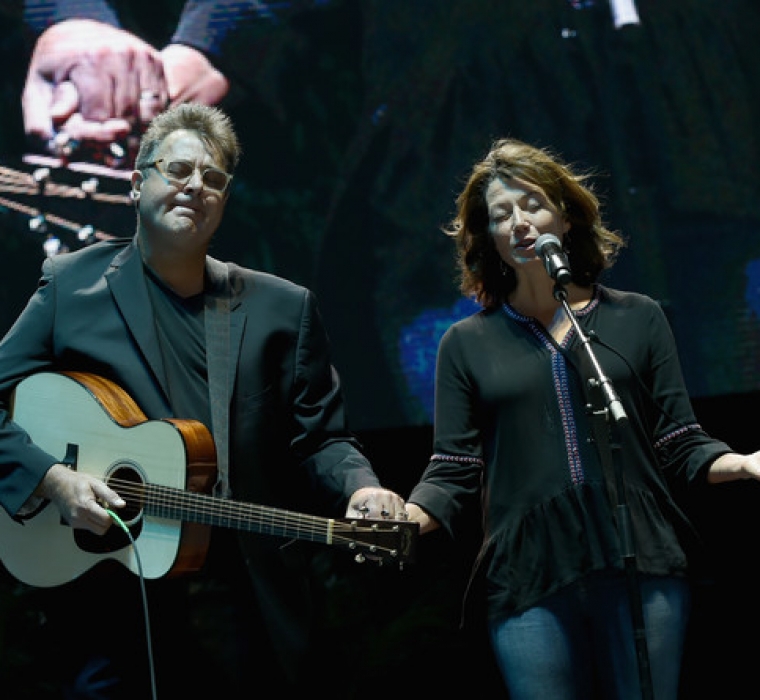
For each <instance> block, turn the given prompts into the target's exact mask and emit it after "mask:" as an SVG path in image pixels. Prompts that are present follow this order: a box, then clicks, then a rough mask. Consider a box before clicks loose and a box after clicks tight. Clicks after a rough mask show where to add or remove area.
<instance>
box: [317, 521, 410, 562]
mask: <svg viewBox="0 0 760 700" xmlns="http://www.w3.org/2000/svg"><path fill="white" fill-rule="evenodd" d="M333 522H334V525H333V530H332V538H331V542H330V544H332V545H335V546H337V547H341V548H343V549H347V550H349V551H351V552H354V554H355V556H354V559H355V560H356V561H357V562H359V563H362V562H364V561H366V560H369V561H373V562H377V563H378V564H398V566H399V567H400V568H403V566H404V564H412V563H414V561H415V556H416V550H417V538H418V537H419V531H420V526H419V523H414V522H409V521H407V520H374V519H371V518H338V519H336V520H334V521H333Z"/></svg>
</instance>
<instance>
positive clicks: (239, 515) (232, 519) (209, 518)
mask: <svg viewBox="0 0 760 700" xmlns="http://www.w3.org/2000/svg"><path fill="white" fill-rule="evenodd" d="M108 485H109V486H111V488H113V489H114V490H115V491H116V492H117V493H119V495H120V496H121V497H122V498H124V499H125V500H126V501H127V504H128V506H130V505H131V506H133V507H139V509H141V510H145V511H147V512H148V514H149V515H154V516H157V517H165V518H168V519H172V520H190V521H192V522H196V523H200V524H207V525H217V526H221V527H232V528H236V529H242V530H248V531H251V532H257V533H264V534H271V535H281V536H288V535H290V536H296V537H298V538H300V539H310V540H312V541H317V542H331V543H335V544H341V543H342V544H344V545H346V546H348V547H349V548H350V546H351V545H352V544H357V542H356V536H357V535H362V534H363V535H373V536H375V537H377V536H381V535H382V532H383V530H385V531H386V532H394V531H398V529H400V527H401V526H402V525H405V524H407V523H405V522H404V521H395V520H393V521H388V520H374V519H371V518H358V519H356V520H354V519H350V520H347V519H343V520H341V519H331V518H325V517H320V516H316V515H308V514H303V513H296V512H293V511H288V510H283V509H278V508H272V507H269V506H263V505H257V504H252V503H245V502H240V501H229V500H224V499H219V498H218V497H214V496H210V495H208V494H204V493H198V492H194V491H182V490H178V489H176V488H173V487H168V486H162V485H160V484H145V483H137V482H135V481H130V480H126V479H118V478H111V479H109V480H108ZM130 498H131V499H133V500H134V503H130ZM183 516H188V517H183ZM245 525H250V526H251V527H245ZM365 544H366V543H365ZM371 547H372V551H373V552H376V551H382V552H386V553H388V554H390V555H395V554H396V553H398V548H396V547H389V546H384V545H383V544H382V542H380V541H377V542H375V541H373V542H372V543H371Z"/></svg>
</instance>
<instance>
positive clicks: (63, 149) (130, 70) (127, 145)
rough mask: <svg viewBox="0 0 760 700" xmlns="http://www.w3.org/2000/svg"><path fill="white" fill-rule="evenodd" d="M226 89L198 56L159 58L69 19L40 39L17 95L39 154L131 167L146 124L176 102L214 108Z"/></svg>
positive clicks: (174, 50)
mask: <svg viewBox="0 0 760 700" xmlns="http://www.w3.org/2000/svg"><path fill="white" fill-rule="evenodd" d="M228 88H229V82H228V80H227V79H226V77H225V76H224V75H223V74H222V73H220V72H219V71H218V70H217V69H216V68H215V67H214V66H213V65H212V64H211V63H210V62H209V60H208V59H207V58H206V57H205V56H204V55H203V54H202V53H201V52H200V51H198V50H196V49H194V48H192V47H190V46H184V45H179V44H170V45H168V46H166V47H165V48H164V49H162V50H161V51H159V50H157V49H156V48H154V47H153V46H151V45H150V44H148V43H146V42H145V41H143V40H142V39H140V38H139V37H137V36H135V35H134V34H131V33H130V32H127V31H125V30H122V29H119V28H117V27H113V26H111V25H108V24H105V23H102V22H98V21H95V20H88V19H72V20H66V21H64V22H60V23H58V24H55V25H53V26H51V27H50V28H48V29H47V30H45V31H44V32H43V33H42V34H41V35H40V37H39V39H38V40H37V43H36V45H35V48H34V51H33V54H32V58H31V61H30V64H29V69H28V73H27V79H26V84H25V87H24V90H23V94H22V111H23V120H24V130H25V133H26V136H27V138H28V140H29V142H30V147H31V148H33V149H34V150H35V151H36V152H39V153H44V154H47V155H52V156H57V157H60V158H62V159H64V160H69V159H71V158H77V159H79V160H89V161H93V162H98V163H102V164H104V165H106V166H108V167H112V168H131V164H132V162H133V156H134V153H133V150H134V149H135V148H136V147H137V143H138V141H139V136H140V134H141V133H142V132H143V131H144V129H145V127H146V126H147V124H148V123H149V122H150V121H151V119H153V117H155V116H156V115H157V114H158V113H159V112H160V111H162V110H163V109H164V108H165V107H166V106H167V105H169V104H173V103H177V102H189V101H194V102H203V103H205V104H215V103H217V102H219V101H220V100H221V99H222V98H223V97H224V95H225V94H226V93H227V90H228Z"/></svg>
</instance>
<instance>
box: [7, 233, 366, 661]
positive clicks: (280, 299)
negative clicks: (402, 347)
mask: <svg viewBox="0 0 760 700" xmlns="http://www.w3.org/2000/svg"><path fill="white" fill-rule="evenodd" d="M206 268H207V279H208V282H207V293H208V294H211V295H214V296H215V297H217V298H223V299H226V300H227V301H228V307H229V321H230V322H229V327H228V333H229V336H228V337H227V338H226V339H225V347H228V348H229V357H228V358H227V360H226V361H227V362H228V364H229V371H230V375H231V378H232V382H231V387H232V398H231V402H230V406H229V417H230V422H229V464H230V474H231V478H230V483H231V488H232V497H233V498H234V499H235V500H240V501H247V502H252V503H259V504H266V505H272V506H275V507H281V508H289V509H291V510H299V511H300V510H304V509H309V512H312V513H316V514H320V515H326V516H329V517H333V516H341V515H343V513H344V510H345V507H346V505H347V499H348V497H349V496H350V494H351V493H353V492H354V491H355V490H356V489H358V488H361V487H364V486H379V481H378V479H377V477H376V475H375V473H374V471H373V470H372V468H371V466H370V464H369V462H368V460H367V459H366V458H365V457H364V456H363V455H362V453H361V452H360V447H359V445H358V443H357V442H356V441H355V439H354V438H353V436H352V435H351V433H350V432H349V431H348V429H347V426H346V424H345V418H344V410H343V398H342V392H341V387H340V384H339V379H338V376H337V374H336V372H335V371H334V369H333V367H332V365H331V363H330V360H329V347H328V345H329V342H328V338H327V335H326V332H325V330H324V327H323V324H322V321H321V318H320V314H319V311H318V309H317V306H316V301H315V298H314V296H313V295H312V293H311V292H310V291H309V290H307V289H305V288H303V287H301V286H298V285H296V284H294V283H292V282H289V281H287V280H283V279H281V278H278V277H275V276H273V275H270V274H266V273H262V272H257V271H252V270H248V269H244V268H241V267H239V266H237V265H234V264H230V263H221V262H219V261H217V260H214V259H213V258H208V259H207V265H206ZM62 370H77V371H84V372H90V373H95V374H98V375H101V376H104V377H106V378H108V379H110V380H112V381H114V382H116V383H117V384H118V385H119V386H121V387H122V388H123V389H124V390H126V391H127V393H128V394H129V395H130V396H131V397H132V398H133V399H134V400H135V401H136V402H137V404H138V406H139V407H140V408H141V409H142V411H143V412H144V413H145V414H146V416H147V418H148V419H151V420H152V419H161V418H167V417H176V418H187V417H186V416H173V415H172V411H171V407H170V405H169V398H168V395H167V383H166V374H165V371H164V366H163V360H162V356H161V352H160V348H159V345H158V340H157V336H156V332H155V328H154V318H153V314H152V309H151V303H150V298H149V293H148V288H147V286H146V279H145V270H144V266H143V263H142V259H141V256H140V253H139V250H138V248H137V246H136V243H135V241H134V240H132V239H119V240H111V241H105V242H101V243H97V244H95V245H92V246H90V247H88V248H84V249H82V250H79V251H77V252H72V253H66V254H63V255H58V256H55V257H51V258H48V259H46V260H45V261H44V263H43V266H42V277H41V279H40V283H39V286H38V288H37V290H36V292H35V293H34V294H33V296H32V297H31V299H30V301H29V303H28V304H27V306H26V308H25V309H24V311H23V312H22V313H21V315H20V316H19V318H18V319H17V321H16V323H15V324H14V325H13V327H12V328H11V330H10V331H9V332H8V334H7V335H6V337H5V338H4V339H3V340H2V342H0V505H2V506H3V507H4V508H5V509H6V510H7V511H8V513H9V514H10V515H15V514H16V513H17V512H18V511H19V509H20V508H22V506H23V505H24V503H25V502H26V501H27V499H28V498H29V497H30V496H31V495H32V493H33V491H34V489H35V488H36V486H37V484H38V483H39V481H40V480H41V479H42V477H43V475H44V474H45V472H46V471H47V469H48V468H49V467H50V466H51V465H52V464H53V463H55V462H58V461H60V460H61V459H62V455H50V454H47V453H45V452H44V451H42V450H40V449H39V448H37V447H36V446H35V445H33V444H30V443H29V440H28V439H27V435H26V433H25V431H24V430H23V429H22V428H21V427H20V426H18V425H15V424H14V423H13V422H12V421H11V420H10V414H9V412H10V401H11V398H12V392H13V389H14V387H15V386H16V384H17V383H18V382H19V381H21V380H22V379H23V378H24V377H26V376H28V375H30V374H32V373H36V372H41V371H48V372H56V371H62ZM61 410H62V411H65V410H66V407H65V406H62V407H61ZM209 428H210V426H209ZM239 539H240V542H241V547H242V550H243V556H244V559H245V562H246V564H247V566H248V569H249V571H250V574H251V579H252V581H253V586H254V589H255V591H256V594H257V596H258V600H259V602H260V603H262V604H261V608H262V611H263V613H264V615H265V617H266V618H268V620H267V622H268V625H269V627H270V629H271V631H272V633H273V635H276V636H275V639H276V641H277V640H279V643H280V646H281V647H282V651H283V652H285V653H286V654H287V655H288V656H290V654H291V653H295V652H298V651H300V650H302V647H303V645H304V644H305V638H304V636H303V635H304V634H305V628H304V627H303V623H304V620H305V616H306V615H308V609H307V607H308V604H307V601H308V599H309V596H308V591H307V590H306V588H305V586H306V583H305V581H304V580H303V577H301V576H299V575H298V574H297V573H296V570H294V569H293V568H291V566H292V562H291V561H290V560H288V561H285V560H284V559H283V554H282V553H283V548H282V546H281V545H282V542H281V541H280V540H279V539H278V538H275V537H272V538H269V537H266V536H257V535H241V536H240V537H239ZM291 549H293V548H291V547H286V548H285V550H291ZM291 663H292V661H291Z"/></svg>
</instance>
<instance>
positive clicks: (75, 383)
mask: <svg viewBox="0 0 760 700" xmlns="http://www.w3.org/2000/svg"><path fill="white" fill-rule="evenodd" d="M11 413H12V417H13V420H14V421H16V422H17V423H18V424H19V425H21V427H23V428H24V429H25V430H26V431H27V432H28V433H29V435H30V436H31V438H32V440H33V441H34V442H35V443H36V444H37V445H39V446H40V447H41V448H42V449H44V450H45V451H47V452H49V453H50V454H52V455H54V456H57V457H58V458H59V461H61V462H62V463H65V464H67V465H69V466H70V468H72V469H76V470H78V471H80V472H84V473H87V474H90V475H92V476H95V477H97V478H99V479H102V480H103V481H104V482H105V483H107V484H108V485H109V486H110V487H111V488H112V489H113V490H114V491H116V492H117V493H119V495H120V496H121V497H122V498H123V499H124V500H125V501H126V502H127V505H126V507H124V508H121V509H118V510H117V511H114V512H115V513H117V515H118V516H119V518H120V520H121V521H122V523H123V524H124V527H117V526H116V525H114V526H112V527H111V528H109V530H108V532H107V533H106V534H105V535H103V536H98V535H94V534H93V533H91V532H89V531H86V530H81V529H74V528H71V527H70V526H69V525H67V524H66V523H65V522H63V521H62V519H61V517H60V514H59V511H58V509H57V508H56V507H55V506H54V505H52V504H50V503H43V504H42V506H41V508H40V509H39V510H38V511H37V512H35V513H34V514H33V515H32V516H31V517H29V518H25V519H14V518H11V517H10V516H8V514H7V513H6V512H5V511H4V510H3V509H2V508H0V560H1V561H2V562H3V564H4V565H5V567H6V569H7V570H8V572H9V573H10V574H11V575H13V576H14V577H15V578H17V579H18V580H19V581H21V582H23V583H27V584H29V585H32V586H39V587H50V586H57V585H61V584H63V583H66V582H68V581H71V580H73V579H75V578H77V577H78V576H80V575H81V574H83V573H84V572H85V571H88V570H89V569H91V568H92V567H94V566H95V565H96V564H98V563H100V562H103V561H105V560H115V561H117V562H119V563H121V564H122V565H124V566H126V567H127V568H129V569H130V570H131V571H132V572H133V573H136V574H141V575H142V576H144V577H145V578H151V579H152V578H159V577H163V576H175V575H180V574H183V573H190V572H193V571H197V570H198V569H200V567H201V565H202V564H203V562H204V560H205V556H206V553H207V549H208V544H209V540H210V534H211V528H212V527H224V528H233V529H236V530H242V531H246V532H250V533H257V534H260V535H268V536H275V537H281V538H285V539H286V540H288V539H289V540H294V539H295V540H306V541H310V542H316V543H320V544H324V545H330V546H335V547H338V548H341V549H344V550H347V551H349V552H351V553H353V554H354V556H355V558H356V560H357V561H360V562H361V561H363V560H365V559H368V560H371V561H374V562H376V563H379V564H384V563H389V562H390V563H394V564H398V565H399V566H400V567H403V565H404V564H405V563H410V562H412V561H414V554H415V549H416V541H417V536H418V530H419V526H418V524H417V523H412V522H407V521H403V520H382V519H379V520H376V519H362V518H358V519H353V518H325V517H320V516H316V515H310V514H306V513H298V512H293V511H289V510H283V509H279V508H273V507H270V506H265V505H257V504H253V503H246V502H240V501H235V500H231V499H226V498H220V497H216V496H212V495H210V493H209V491H210V490H211V486H212V485H213V483H214V481H215V479H216V451H215V448H214V442H213V438H212V437H211V434H210V433H209V431H208V429H207V428H206V427H205V426H204V425H203V424H202V423H200V422H198V421H194V420H181V419H164V420H148V419H147V418H146V416H145V415H144V414H143V412H142V411H141V409H140V408H139V407H138V406H137V404H136V403H135V402H134V400H133V399H132V398H131V397H130V396H129V394H128V393H127V392H126V391H124V390H123V389H122V388H121V387H119V386H118V385H117V384H115V383H114V382H112V381H110V380H108V379H105V378H104V377H100V376H98V375H94V374H89V373H84V372H60V373H57V372H41V373H38V374H35V375H32V376H30V377H27V378H26V379H24V380H22V381H21V382H20V383H19V385H18V386H17V387H16V389H15V391H14V394H13V402H12V409H11ZM127 532H128V533H129V534H127Z"/></svg>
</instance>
